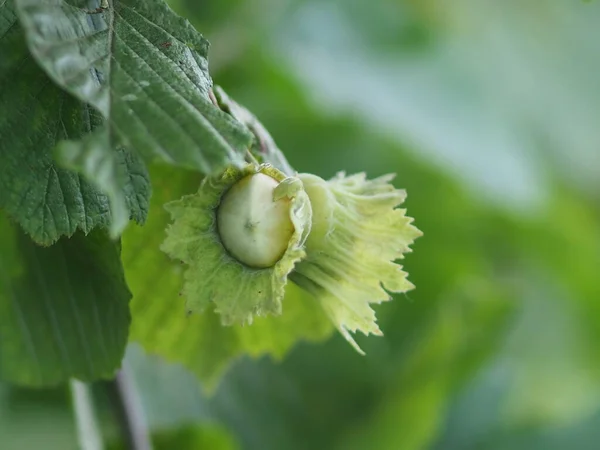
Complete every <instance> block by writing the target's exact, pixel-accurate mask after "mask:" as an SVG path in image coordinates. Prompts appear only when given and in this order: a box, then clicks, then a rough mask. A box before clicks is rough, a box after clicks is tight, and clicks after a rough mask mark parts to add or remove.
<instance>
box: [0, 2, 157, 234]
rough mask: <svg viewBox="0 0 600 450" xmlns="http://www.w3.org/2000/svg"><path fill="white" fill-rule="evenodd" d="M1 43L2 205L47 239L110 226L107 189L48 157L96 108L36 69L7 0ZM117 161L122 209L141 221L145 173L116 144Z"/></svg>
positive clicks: (88, 126) (1, 13)
mask: <svg viewBox="0 0 600 450" xmlns="http://www.w3.org/2000/svg"><path fill="white" fill-rule="evenodd" d="M0 46H1V47H2V57H0V136H1V138H0V208H3V209H4V210H6V212H7V213H8V214H9V215H10V216H11V217H12V218H14V219H15V220H16V221H17V222H18V223H19V224H20V225H21V226H22V227H23V229H24V230H25V232H26V233H27V234H29V235H30V236H31V237H32V238H33V239H34V240H35V241H36V242H38V243H40V244H44V245H49V244H51V243H53V242H55V241H56V240H57V239H59V237H60V236H71V235H72V234H73V233H75V232H76V230H81V231H83V232H84V233H89V232H90V231H91V230H92V229H93V228H94V227H97V226H102V227H106V226H108V225H109V224H111V223H112V222H113V220H112V215H111V211H110V208H109V203H108V199H107V197H106V196H105V195H103V194H101V193H100V191H99V190H98V189H97V188H96V187H94V186H93V185H91V184H90V183H89V182H88V181H86V179H85V178H82V177H81V176H79V175H78V174H76V173H73V172H71V171H68V170H65V169H63V168H61V167H59V166H57V164H56V163H55V162H54V161H53V158H52V151H53V148H54V147H55V145H56V144H57V143H58V142H59V141H60V140H62V139H78V138H79V137H80V136H81V135H82V134H84V133H89V132H90V131H92V130H94V129H95V128H96V127H97V126H98V125H99V124H100V123H101V118H100V116H99V115H98V114H97V113H96V112H95V111H94V110H93V109H92V108H90V107H88V106H87V105H85V104H83V103H81V102H79V101H78V100H75V99H74V98H73V97H71V96H70V95H69V94H67V93H65V92H64V91H62V90H60V89H59V88H57V87H56V86H55V85H54V83H53V82H52V81H51V80H50V79H49V78H48V77H47V76H46V75H45V74H44V72H43V71H42V70H41V69H39V67H38V66H37V64H36V63H35V61H34V60H33V58H32V57H31V55H30V54H29V51H28V50H27V47H26V44H25V40H24V35H23V31H22V29H21V27H20V25H19V24H18V22H17V17H16V15H15V11H14V8H13V2H12V0H11V1H9V2H7V3H5V4H3V5H2V7H1V8H0ZM119 166H120V167H119V170H122V171H123V172H124V173H126V174H127V177H126V180H125V181H126V183H125V190H126V193H127V197H128V201H127V205H126V206H127V207H126V210H125V209H123V208H122V211H121V216H124V217H127V218H129V217H130V216H131V217H133V218H134V219H135V220H136V221H138V222H143V220H144V218H145V213H146V210H147V198H148V196H149V190H148V187H147V179H146V178H147V176H146V175H145V174H144V170H143V168H142V167H140V162H138V161H137V160H136V158H135V156H134V155H131V154H129V153H128V152H124V151H121V152H120V156H119ZM130 171H132V172H131V173H130ZM134 173H135V175H134ZM138 175H141V176H138ZM101 184H103V183H101ZM105 188H106V186H103V185H102V189H105ZM134 192H135V196H134V197H132V194H133V193H134ZM122 220H123V219H122V218H121V219H119V220H118V221H121V222H122Z"/></svg>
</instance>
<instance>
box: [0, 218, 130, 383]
mask: <svg viewBox="0 0 600 450" xmlns="http://www.w3.org/2000/svg"><path fill="white" fill-rule="evenodd" d="M130 298H131V294H130V292H129V289H128V288H127V284H126V283H125V278H124V276H123V268H122V265H121V261H120V245H119V244H118V243H117V242H113V241H111V240H110V239H109V238H108V236H107V235H106V233H104V232H103V231H101V230H95V231H93V232H92V233H90V234H89V235H88V236H84V235H83V233H81V232H78V233H76V234H75V235H74V236H73V237H71V238H62V239H60V240H59V241H58V242H57V243H56V244H54V245H52V246H50V247H40V246H38V245H36V244H34V243H33V242H32V241H31V239H29V237H28V236H26V235H25V234H24V233H23V232H22V231H21V230H20V229H19V227H18V226H16V225H15V224H13V223H11V222H10V221H9V220H8V219H7V218H6V217H4V215H2V216H0V377H1V378H2V379H5V380H8V381H11V382H14V383H18V384H23V385H29V386H45V385H52V384H57V383H60V382H64V381H66V380H67V379H69V378H71V377H75V378H79V379H81V380H95V379H98V378H108V377H110V376H112V374H113V373H114V371H115V370H116V369H117V368H118V367H119V366H120V364H121V359H122V357H123V353H124V351H125V346H126V344H127V337H128V330H129V322H130V314H129V299H130Z"/></svg>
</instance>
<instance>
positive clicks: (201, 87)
mask: <svg viewBox="0 0 600 450" xmlns="http://www.w3.org/2000/svg"><path fill="white" fill-rule="evenodd" d="M16 2H17V5H18V12H19V17H20V19H21V22H22V23H23V26H24V28H25V30H26V33H27V42H28V45H29V48H30V50H31V52H32V54H33V56H34V57H35V59H36V60H37V61H38V63H39V64H40V65H41V66H42V67H43V68H44V70H45V71H46V73H47V74H48V75H49V76H50V77H51V78H52V79H53V80H54V81H55V82H56V83H57V84H58V85H59V86H61V87H62V88H63V89H65V90H67V91H68V92H70V93H71V94H73V95H74V96H76V97H77V98H79V99H80V100H82V101H84V102H87V103H89V104H91V105H92V106H94V107H95V108H96V109H97V110H98V111H100V113H101V114H102V116H103V117H104V118H105V119H106V121H107V126H106V133H108V139H109V140H110V143H111V145H112V146H118V145H123V146H124V147H126V148H130V149H133V150H135V151H136V152H139V153H140V154H141V155H142V156H144V157H145V158H147V159H150V160H154V159H158V160H162V161H166V162H168V163H172V164H176V165H181V166H185V167H188V168H192V169H196V170H199V171H201V172H204V173H211V172H213V171H216V170H219V169H221V168H223V167H224V166H225V165H227V164H230V163H239V164H241V163H242V162H243V157H242V155H243V154H244V153H245V152H246V150H247V148H248V147H249V145H250V142H251V135H250V134H249V132H248V131H246V129H245V128H244V127H243V126H242V125H241V124H239V123H238V122H237V121H235V120H234V119H233V118H231V117H230V116H228V115H227V114H226V113H224V112H222V111H221V110H220V109H218V108H217V107H216V106H215V105H214V104H213V103H212V102H211V100H210V99H209V91H210V89H211V85H212V82H211V79H210V77H209V75H208V63H207V59H206V57H207V51H208V42H207V41H206V40H205V39H204V38H203V37H202V36H201V35H200V34H199V33H198V32H196V30H194V28H193V27H192V26H191V25H190V24H189V22H187V21H186V20H185V19H182V18H181V17H179V16H177V15H176V14H175V13H173V11H171V10H170V9H169V7H168V6H167V5H166V4H165V3H164V2H163V1H161V0H151V1H142V0H117V1H111V2H110V6H109V8H107V9H106V10H105V11H104V12H102V13H100V14H89V12H87V11H86V8H87V7H88V5H87V2H82V1H78V0H70V1H65V0H45V1H42V2H40V1H37V0H16ZM96 6H100V5H99V4H98V3H96Z"/></svg>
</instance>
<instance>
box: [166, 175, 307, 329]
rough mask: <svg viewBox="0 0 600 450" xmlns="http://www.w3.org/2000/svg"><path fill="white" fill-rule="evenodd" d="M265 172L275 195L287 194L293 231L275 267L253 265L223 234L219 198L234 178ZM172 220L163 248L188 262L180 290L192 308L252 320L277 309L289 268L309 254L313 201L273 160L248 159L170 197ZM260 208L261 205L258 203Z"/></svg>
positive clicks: (225, 318)
mask: <svg viewBox="0 0 600 450" xmlns="http://www.w3.org/2000/svg"><path fill="white" fill-rule="evenodd" d="M257 173H261V174H264V175H267V176H269V177H271V178H273V179H275V180H276V181H277V182H279V184H278V185H277V187H276V188H275V191H274V199H273V200H279V199H281V198H287V199H289V215H290V220H291V222H292V224H293V228H294V229H293V233H292V234H291V237H290V239H289V243H288V244H287V249H286V250H285V253H284V254H283V256H282V257H281V259H279V260H278V261H277V262H275V263H274V265H273V266H272V267H266V268H255V267H250V266H248V265H247V264H244V263H242V262H240V261H238V260H237V259H236V258H235V257H233V256H232V254H231V253H230V252H228V251H227V250H226V248H225V247H224V245H223V242H222V240H221V238H220V236H219V230H218V226H217V214H218V209H219V206H220V204H221V201H222V199H223V197H224V195H226V193H227V192H228V190H229V189H231V188H232V186H234V185H235V184H236V183H239V182H240V181H241V180H242V179H244V178H245V177H248V176H252V175H254V174H257ZM165 208H166V210H167V211H168V212H169V213H170V214H171V218H172V224H171V225H170V226H169V227H168V228H167V231H166V234H167V236H166V239H165V241H164V242H163V244H162V246H161V249H162V250H163V251H164V252H165V253H167V254H168V255H169V256H170V257H172V258H173V259H177V260H180V261H182V262H183V263H184V264H186V266H187V267H186V269H185V283H184V286H183V290H182V295H183V296H184V297H185V299H186V307H187V309H188V312H190V313H196V312H202V311H204V310H205V309H206V308H208V307H212V308H214V311H215V312H216V313H217V314H219V315H220V316H221V322H222V324H223V325H232V324H242V325H243V324H251V323H252V320H253V317H254V316H265V315H269V314H271V315H279V314H281V311H282V299H283V296H284V292H285V285H286V283H287V278H288V274H289V273H290V272H291V271H292V269H293V268H294V266H295V264H296V263H297V262H298V261H300V260H301V259H302V258H303V257H305V255H306V253H305V250H304V243H305V240H306V238H307V235H308V234H309V232H310V225H311V205H310V201H309V200H308V197H307V195H306V193H305V192H304V190H303V188H302V183H301V182H300V181H299V180H298V179H296V178H292V177H287V178H286V177H285V175H284V174H283V173H281V172H280V171H278V170H277V169H275V168H273V167H272V166H270V165H267V164H263V165H260V166H258V165H255V164H248V165H247V166H245V167H244V168H243V169H237V168H233V167H231V168H228V169H226V170H225V171H224V172H223V173H221V174H218V175H214V176H209V177H206V178H205V179H204V180H203V182H202V183H201V186H200V188H199V190H198V192H197V193H195V194H192V195H187V196H184V197H182V198H181V199H179V200H177V201H173V202H170V203H167V204H166V205H165ZM257 208H260V205H257Z"/></svg>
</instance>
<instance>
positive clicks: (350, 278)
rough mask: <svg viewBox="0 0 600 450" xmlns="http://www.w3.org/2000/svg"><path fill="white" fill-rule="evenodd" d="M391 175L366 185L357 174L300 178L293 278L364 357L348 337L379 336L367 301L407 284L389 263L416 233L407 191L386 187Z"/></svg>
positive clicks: (401, 289)
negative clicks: (300, 239)
mask: <svg viewBox="0 0 600 450" xmlns="http://www.w3.org/2000/svg"><path fill="white" fill-rule="evenodd" d="M393 177H394V175H385V176H382V177H379V178H376V179H373V180H367V179H366V176H365V174H364V173H359V174H355V175H351V176H346V175H345V174H344V173H338V174H337V176H335V177H334V178H333V179H331V180H329V181H325V180H323V179H322V178H320V177H318V176H315V175H311V174H300V175H298V178H300V179H301V180H302V183H303V185H304V189H305V191H306V193H307V194H308V197H309V198H310V201H311V205H312V210H313V222H312V231H311V233H310V235H309V237H308V239H307V241H306V253H307V257H306V258H305V259H304V260H303V261H301V262H300V263H299V264H297V265H296V268H295V270H294V273H293V275H292V280H293V281H294V282H295V283H296V284H298V285H300V286H301V287H303V288H304V289H306V290H308V291H310V292H311V293H312V294H313V295H314V296H315V297H316V298H317V299H318V301H319V303H320V304H321V305H322V307H323V308H324V310H325V312H326V313H327V315H328V316H329V317H330V319H331V320H332V321H333V323H334V325H335V326H336V327H337V328H338V330H339V331H340V333H341V334H342V335H343V336H344V337H345V338H346V339H347V340H348V342H350V344H352V346H353V347H354V348H355V349H356V350H357V351H358V352H359V353H361V354H362V353H363V352H362V350H361V349H360V347H359V346H358V345H357V344H356V342H355V341H354V339H353V337H352V335H351V334H350V332H353V333H354V332H356V331H361V332H363V333H364V334H366V335H367V334H375V335H381V334H382V333H381V331H380V329H379V327H378V326H377V323H376V317H375V312H374V311H373V310H372V309H371V306H370V304H371V303H381V302H384V301H388V300H390V299H391V297H390V294H389V293H388V292H394V293H401V292H406V291H408V290H410V289H412V288H414V285H413V284H412V283H411V282H410V281H408V279H407V274H406V272H404V271H403V270H402V266H401V265H399V264H396V263H395V262H394V261H395V260H397V259H401V258H403V255H404V254H405V253H407V252H410V248H409V246H410V245H411V244H412V243H413V241H414V240H415V239H416V238H417V237H419V236H421V235H422V233H421V231H419V230H418V229H417V228H415V227H414V226H413V225H412V221H413V219H412V218H410V217H407V216H406V215H405V212H406V210H404V209H399V208H397V207H398V206H399V205H401V204H402V203H403V202H404V200H405V198H406V193H405V191H404V190H399V189H395V188H394V186H393V185H392V184H391V183H390V182H391V180H392V179H393Z"/></svg>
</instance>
